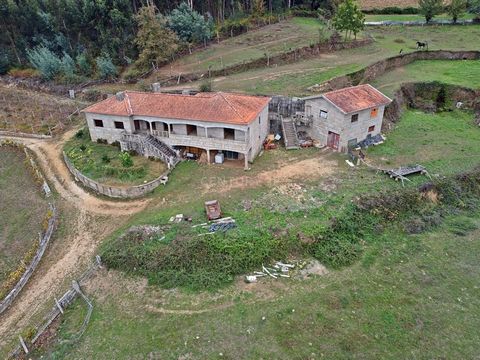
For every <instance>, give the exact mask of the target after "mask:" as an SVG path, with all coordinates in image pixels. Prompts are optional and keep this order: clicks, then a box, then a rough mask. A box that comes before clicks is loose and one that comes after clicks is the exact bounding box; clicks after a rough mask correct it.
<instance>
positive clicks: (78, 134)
mask: <svg viewBox="0 0 480 360" xmlns="http://www.w3.org/2000/svg"><path fill="white" fill-rule="evenodd" d="M83 135H84V130H83V129H80V130H78V131H77V132H76V133H75V138H77V139H81V138H83Z"/></svg>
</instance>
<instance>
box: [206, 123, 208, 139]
mask: <svg viewBox="0 0 480 360" xmlns="http://www.w3.org/2000/svg"><path fill="white" fill-rule="evenodd" d="M205 137H206V138H207V139H208V127H206V126H205Z"/></svg>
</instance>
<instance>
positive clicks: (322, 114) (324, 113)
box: [320, 110, 328, 119]
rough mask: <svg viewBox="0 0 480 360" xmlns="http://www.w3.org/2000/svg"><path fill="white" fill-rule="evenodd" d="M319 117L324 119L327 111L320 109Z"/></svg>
mask: <svg viewBox="0 0 480 360" xmlns="http://www.w3.org/2000/svg"><path fill="white" fill-rule="evenodd" d="M320 117H321V118H323V119H326V118H327V117H328V112H327V111H325V110H320Z"/></svg>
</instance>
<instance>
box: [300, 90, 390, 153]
mask: <svg viewBox="0 0 480 360" xmlns="http://www.w3.org/2000/svg"><path fill="white" fill-rule="evenodd" d="M303 100H304V101H305V118H306V119H308V120H309V121H308V122H307V124H308V126H307V127H306V128H305V129H304V130H305V131H306V132H307V133H308V134H309V136H311V138H312V139H314V140H316V141H318V142H319V143H320V145H322V146H328V147H330V148H332V149H334V150H337V151H342V152H346V151H348V149H350V148H352V147H354V146H356V145H357V144H358V143H359V142H361V141H363V140H365V139H367V138H369V137H373V136H375V135H378V134H380V132H381V129H382V122H383V114H384V111H385V106H387V105H388V104H390V103H391V102H392V100H391V99H389V98H388V97H387V96H385V95H384V94H382V93H381V92H380V91H378V90H377V89H375V88H374V87H373V86H371V85H369V84H366V85H359V86H354V87H349V88H344V89H340V90H335V91H331V92H327V93H325V94H321V95H315V96H309V97H306V98H304V99H303Z"/></svg>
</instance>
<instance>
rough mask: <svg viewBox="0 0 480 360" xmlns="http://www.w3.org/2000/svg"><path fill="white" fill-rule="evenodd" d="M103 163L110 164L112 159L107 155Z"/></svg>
mask: <svg viewBox="0 0 480 360" xmlns="http://www.w3.org/2000/svg"><path fill="white" fill-rule="evenodd" d="M102 162H104V163H105V164H108V163H110V157H109V156H108V155H107V154H105V155H103V156H102Z"/></svg>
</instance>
